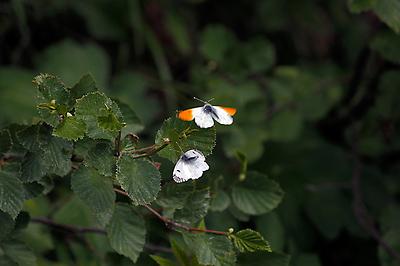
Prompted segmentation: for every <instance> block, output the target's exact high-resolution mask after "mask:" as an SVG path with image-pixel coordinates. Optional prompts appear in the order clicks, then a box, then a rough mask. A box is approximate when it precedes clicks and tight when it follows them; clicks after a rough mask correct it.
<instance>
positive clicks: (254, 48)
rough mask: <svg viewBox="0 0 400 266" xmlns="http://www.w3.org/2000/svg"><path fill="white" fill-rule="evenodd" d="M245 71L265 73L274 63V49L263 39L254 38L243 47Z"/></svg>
mask: <svg viewBox="0 0 400 266" xmlns="http://www.w3.org/2000/svg"><path fill="white" fill-rule="evenodd" d="M243 50H244V53H245V60H246V63H247V69H248V70H249V71H250V72H251V73H254V72H255V73H257V72H262V71H266V70H268V69H269V68H271V67H272V66H273V64H274V63H275V49H274V46H273V45H272V43H271V42H269V41H268V40H267V39H265V38H255V39H253V40H251V41H249V42H248V43H246V44H245V45H244V47H243Z"/></svg>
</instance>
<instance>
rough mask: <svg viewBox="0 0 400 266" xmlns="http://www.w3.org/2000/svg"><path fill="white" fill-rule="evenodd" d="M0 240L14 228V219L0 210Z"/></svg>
mask: <svg viewBox="0 0 400 266" xmlns="http://www.w3.org/2000/svg"><path fill="white" fill-rule="evenodd" d="M0 224H1V226H0V242H1V241H2V240H3V239H4V238H6V237H7V236H8V234H10V233H11V232H12V230H13V229H14V220H13V219H12V217H11V216H10V215H9V214H7V213H5V212H2V211H0Z"/></svg>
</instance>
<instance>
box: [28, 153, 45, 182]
mask: <svg viewBox="0 0 400 266" xmlns="http://www.w3.org/2000/svg"><path fill="white" fill-rule="evenodd" d="M50 167H51V165H50V164H49V163H48V162H47V161H46V158H45V156H44V153H43V152H40V151H38V152H28V153H27V154H26V155H25V157H24V159H23V161H22V167H21V170H22V173H21V180H22V181H23V182H33V181H37V180H39V179H40V178H42V177H43V176H45V175H46V173H47V172H48V171H49V169H50Z"/></svg>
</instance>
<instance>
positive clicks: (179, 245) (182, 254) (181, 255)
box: [169, 235, 191, 266]
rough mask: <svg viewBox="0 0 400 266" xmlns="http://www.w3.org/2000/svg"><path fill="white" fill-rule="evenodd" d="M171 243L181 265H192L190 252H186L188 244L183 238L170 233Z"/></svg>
mask: <svg viewBox="0 0 400 266" xmlns="http://www.w3.org/2000/svg"><path fill="white" fill-rule="evenodd" d="M178 239H179V241H178ZM169 243H170V244H171V249H172V253H173V254H174V256H175V258H176V260H177V261H178V262H179V263H180V265H183V266H186V265H191V264H190V262H191V261H190V258H189V256H188V255H189V254H187V253H188V252H186V245H185V243H184V242H183V240H182V238H177V237H174V236H173V235H170V237H169Z"/></svg>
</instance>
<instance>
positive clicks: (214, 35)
mask: <svg viewBox="0 0 400 266" xmlns="http://www.w3.org/2000/svg"><path fill="white" fill-rule="evenodd" d="M200 38H201V39H200V51H201V53H202V54H203V55H204V56H205V57H206V58H208V59H212V60H215V61H217V62H221V61H223V60H224V58H225V55H226V53H227V51H228V49H229V48H230V47H232V46H233V44H234V43H235V41H236V38H235V36H234V35H233V33H232V32H231V31H229V30H228V29H226V28H225V27H224V26H222V25H208V26H207V28H206V29H205V30H204V31H203V32H202V34H201V37H200Z"/></svg>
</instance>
